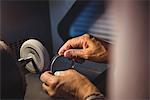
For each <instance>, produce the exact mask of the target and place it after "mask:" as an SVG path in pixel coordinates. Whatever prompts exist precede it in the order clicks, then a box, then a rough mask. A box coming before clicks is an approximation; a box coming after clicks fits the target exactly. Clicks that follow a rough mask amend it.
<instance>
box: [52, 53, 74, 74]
mask: <svg viewBox="0 0 150 100" xmlns="http://www.w3.org/2000/svg"><path fill="white" fill-rule="evenodd" d="M61 58H62V59H61ZM58 59H61V62H62V64H63V65H65V66H61V67H62V68H61V69H62V70H63V69H67V68H75V65H74V64H75V61H74V60H72V59H69V58H66V57H63V56H62V55H56V56H54V57H53V59H52V62H51V65H50V70H51V71H52V73H54V72H55V69H54V67H55V63H59V62H58V61H59V60H58ZM64 60H65V61H66V60H67V62H65V61H64ZM62 64H61V65H62ZM56 65H57V64H56ZM67 65H69V66H67ZM57 67H60V66H57Z"/></svg>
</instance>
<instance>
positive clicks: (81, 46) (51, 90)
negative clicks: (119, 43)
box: [40, 34, 108, 99]
mask: <svg viewBox="0 0 150 100" xmlns="http://www.w3.org/2000/svg"><path fill="white" fill-rule="evenodd" d="M58 54H59V55H63V56H65V57H68V58H83V59H89V60H92V61H96V62H104V61H106V60H107V57H108V49H107V46H106V44H105V43H102V41H98V40H96V39H95V38H94V37H91V36H90V35H88V34H85V35H82V36H80V37H76V38H73V39H70V40H68V41H67V42H66V43H65V44H64V45H63V46H62V47H61V48H60V50H59V52H58ZM40 80H41V81H42V82H43V84H42V87H43V89H44V90H45V91H47V93H48V94H49V95H50V96H58V95H60V94H62V93H65V94H66V93H69V94H71V95H73V96H75V97H77V98H78V99H84V98H85V97H86V96H88V95H90V94H92V93H95V92H97V91H98V90H97V88H96V87H95V86H94V85H93V84H92V83H91V82H90V81H89V80H88V79H87V78H86V77H85V76H83V75H81V74H79V73H78V72H77V71H75V70H73V69H69V70H66V71H57V72H55V73H54V74H51V72H48V71H47V72H44V73H43V74H42V75H41V77H40Z"/></svg>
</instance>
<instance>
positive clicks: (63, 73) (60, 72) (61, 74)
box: [54, 71, 66, 76]
mask: <svg viewBox="0 0 150 100" xmlns="http://www.w3.org/2000/svg"><path fill="white" fill-rule="evenodd" d="M65 72H66V71H56V72H55V73H54V75H55V76H65V74H66V73H65Z"/></svg>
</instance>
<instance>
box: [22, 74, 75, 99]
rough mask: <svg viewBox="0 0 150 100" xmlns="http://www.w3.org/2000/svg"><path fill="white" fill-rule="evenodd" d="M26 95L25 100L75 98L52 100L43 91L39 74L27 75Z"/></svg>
mask: <svg viewBox="0 0 150 100" xmlns="http://www.w3.org/2000/svg"><path fill="white" fill-rule="evenodd" d="M26 83H27V87H26V94H25V98H24V100H73V98H71V97H70V98H51V97H49V96H48V95H47V94H46V92H44V91H43V90H42V82H41V81H40V79H39V75H38V74H32V73H28V74H26Z"/></svg>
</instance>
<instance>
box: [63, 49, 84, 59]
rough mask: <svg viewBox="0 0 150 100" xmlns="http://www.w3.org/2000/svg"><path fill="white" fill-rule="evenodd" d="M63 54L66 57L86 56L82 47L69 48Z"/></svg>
mask: <svg viewBox="0 0 150 100" xmlns="http://www.w3.org/2000/svg"><path fill="white" fill-rule="evenodd" d="M64 56H65V57H68V58H77V57H78V58H86V57H85V50H83V49H69V50H67V51H65V53H64Z"/></svg>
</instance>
